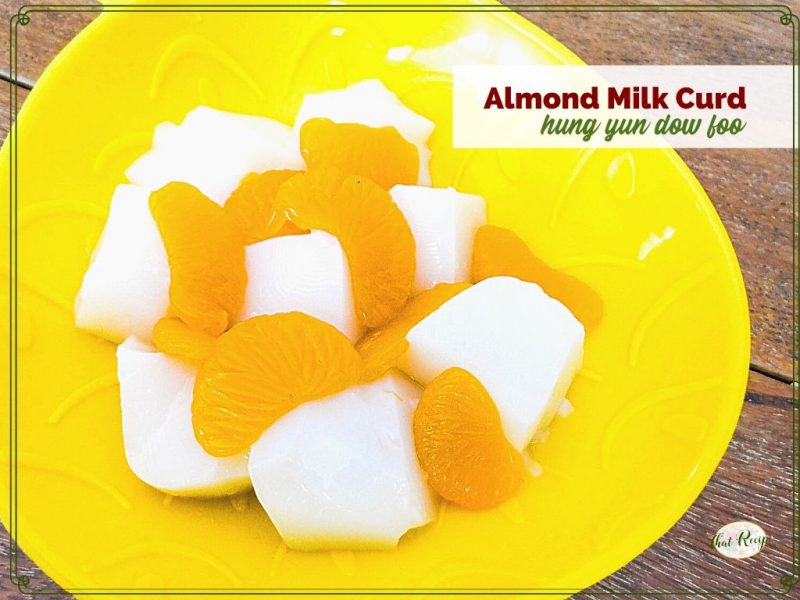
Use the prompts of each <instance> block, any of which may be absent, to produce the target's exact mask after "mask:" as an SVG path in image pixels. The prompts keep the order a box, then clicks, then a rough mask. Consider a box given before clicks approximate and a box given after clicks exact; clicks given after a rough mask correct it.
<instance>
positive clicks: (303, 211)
mask: <svg viewBox="0 0 800 600" xmlns="http://www.w3.org/2000/svg"><path fill="white" fill-rule="evenodd" d="M344 179H345V176H344V175H343V174H342V172H341V171H340V170H339V169H337V168H336V167H331V166H321V167H318V168H315V169H312V170H311V171H306V172H303V173H298V174H297V175H295V176H293V177H290V178H289V179H288V180H286V181H285V182H284V183H283V185H281V186H280V188H279V189H278V194H277V196H276V198H275V208H276V209H277V210H278V211H280V212H281V213H282V214H283V215H284V217H285V218H286V219H287V220H288V221H289V222H290V223H292V224H293V225H295V226H296V227H299V228H301V229H321V230H323V231H327V232H328V233H330V234H331V235H336V236H338V235H339V233H340V229H341V228H340V226H339V214H338V210H337V207H336V204H335V202H334V196H336V194H337V193H338V192H339V190H340V189H341V187H342V182H343V181H344Z"/></svg>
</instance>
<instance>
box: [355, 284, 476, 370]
mask: <svg viewBox="0 0 800 600" xmlns="http://www.w3.org/2000/svg"><path fill="white" fill-rule="evenodd" d="M469 286H470V284H469V283H440V284H438V285H436V286H434V287H432V288H431V289H429V290H425V291H424V292H420V293H419V294H417V295H416V296H414V297H413V298H411V299H409V301H408V302H406V304H405V306H403V308H402V310H401V311H400V312H399V313H398V315H397V316H396V317H395V318H394V319H392V321H391V322H389V323H388V324H387V325H385V326H383V327H381V328H379V329H374V330H372V331H370V332H369V333H367V334H366V335H364V336H363V337H362V338H361V339H360V340H359V341H358V344H356V350H358V353H359V355H360V356H361V360H362V362H363V364H364V370H363V371H362V375H361V377H362V379H363V380H364V381H372V380H373V379H377V378H379V377H381V376H382V375H383V374H384V373H386V372H387V371H388V370H389V369H391V368H392V367H395V366H397V363H398V361H399V360H400V358H401V357H402V356H403V354H405V352H406V350H407V348H408V342H406V335H407V334H408V332H409V331H410V330H411V328H412V327H414V325H416V324H417V323H419V322H420V321H422V319H424V318H425V317H427V316H428V315H429V314H431V313H432V312H433V311H435V310H436V309H437V308H439V307H440V306H441V305H442V304H444V303H445V302H446V301H448V300H449V299H450V298H452V297H453V296H455V295H456V294H458V293H460V292H463V291H464V290H465V289H467V288H468V287H469Z"/></svg>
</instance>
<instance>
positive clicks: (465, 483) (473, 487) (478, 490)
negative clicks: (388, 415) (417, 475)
mask: <svg viewBox="0 0 800 600" xmlns="http://www.w3.org/2000/svg"><path fill="white" fill-rule="evenodd" d="M414 445H415V448H416V451H417V458H418V459H419V463H420V467H421V468H422V470H423V471H424V472H425V473H426V474H427V476H428V483H429V484H430V486H431V487H432V488H433V489H434V490H435V491H436V492H438V493H439V495H440V496H442V497H443V498H444V499H446V500H449V501H450V502H453V503H455V504H458V505H460V506H463V507H465V508H470V509H485V508H493V507H495V506H498V505H500V504H502V503H503V502H505V501H506V500H508V499H509V498H510V497H511V496H512V495H514V493H515V492H516V491H517V490H518V489H519V487H520V485H521V484H522V482H523V481H524V476H525V468H524V466H523V462H522V456H521V455H520V453H519V452H517V450H516V449H515V448H514V447H513V446H512V445H511V444H510V443H509V441H508V439H506V436H505V433H503V427H502V425H501V422H500V413H498V412H497V407H496V406H495V404H494V401H493V400H492V398H491V396H489V393H488V392H487V391H486V389H485V388H484V387H483V385H482V384H481V382H480V381H478V380H477V379H476V378H475V377H474V376H473V375H472V374H471V373H470V372H469V371H465V370H464V369H461V368H458V367H453V368H451V369H447V370H446V371H444V372H443V373H442V374H440V375H439V376H438V377H436V378H435V379H433V381H431V382H430V383H429V384H428V385H427V386H426V388H425V391H424V392H423V393H422V398H421V399H420V401H419V404H418V405H417V409H416V411H415V412H414Z"/></svg>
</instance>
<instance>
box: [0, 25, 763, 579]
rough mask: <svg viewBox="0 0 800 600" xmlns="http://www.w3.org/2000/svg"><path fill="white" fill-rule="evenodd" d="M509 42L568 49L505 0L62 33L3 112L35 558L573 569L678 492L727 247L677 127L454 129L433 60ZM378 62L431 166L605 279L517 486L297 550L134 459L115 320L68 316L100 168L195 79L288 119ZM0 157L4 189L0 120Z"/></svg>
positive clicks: (703, 435) (698, 468)
mask: <svg viewBox="0 0 800 600" xmlns="http://www.w3.org/2000/svg"><path fill="white" fill-rule="evenodd" d="M39 18H40V17H39V15H38V14H35V13H34V14H32V19H31V22H30V24H29V25H27V26H28V27H37V26H41V23H40V22H37V21H39ZM459 40H460V41H459ZM412 48H413V49H416V50H412ZM520 60H524V61H532V62H535V63H545V64H558V63H575V62H578V59H577V58H576V57H574V55H572V54H571V53H570V52H569V51H567V50H566V49H565V48H563V47H562V46H561V45H560V44H558V43H557V42H556V41H555V40H553V39H552V38H551V37H549V36H548V35H546V34H545V33H544V32H542V31H541V30H539V29H537V28H536V27H534V26H533V25H531V24H530V23H528V22H527V21H526V20H524V19H523V18H521V17H519V16H517V15H513V14H499V13H492V14H489V13H483V14H476V13H460V14H459V13H454V12H435V13H427V14H419V13H407V12H406V13H387V12H383V13H374V12H373V13H370V12H328V13H326V14H322V13H315V14H309V13H305V14H303V13H296V12H295V13H291V12H272V13H251V14H241V13H239V14H231V13H224V14H210V13H195V14H192V13H185V12H184V13H160V14H158V13H131V12H128V13H122V14H105V15H103V16H101V17H100V18H98V19H97V20H96V21H94V22H93V23H92V24H91V25H90V26H89V27H88V28H87V29H86V30H85V31H84V32H83V33H81V34H80V35H79V36H78V37H77V38H76V39H75V40H74V41H73V42H72V43H71V44H70V45H69V46H68V48H67V49H66V50H65V51H64V52H62V53H61V54H60V55H59V57H58V58H57V59H56V60H55V61H54V63H53V64H52V65H51V66H50V68H49V69H48V70H47V71H46V73H45V75H44V76H43V77H42V78H41V79H40V81H39V83H37V85H36V89H35V90H34V91H33V93H31V95H30V97H29V98H28V100H27V102H26V103H25V106H24V108H23V110H22V113H21V115H20V118H19V121H18V136H19V137H18V141H19V146H18V148H19V163H18V168H19V179H18V185H19V207H18V220H19V239H18V244H19V254H18V268H19V271H18V285H19V292H18V293H19V296H18V298H19V303H18V361H19V362H18V391H19V400H18V402H19V413H18V430H17V431H18V438H17V444H18V450H19V462H18V503H19V504H18V521H17V523H16V525H17V527H18V529H17V531H18V537H19V543H20V544H21V547H22V548H23V549H24V550H25V551H26V552H27V553H28V554H29V555H30V556H31V558H33V560H35V561H36V562H37V563H39V564H40V565H41V566H42V567H43V568H44V570H45V571H46V572H47V573H48V574H49V575H51V576H52V577H53V578H54V579H55V580H56V581H57V582H58V583H60V584H61V585H63V586H65V587H66V588H68V589H71V590H75V591H77V592H78V593H79V594H80V590H88V589H97V588H100V589H119V588H123V589H132V588H155V589H167V588H194V589H198V588H202V589H206V588H222V589H232V588H251V589H286V588H291V589H296V588H306V589H309V588H312V589H332V588H339V589H354V588H362V589H363V588H371V589H376V588H381V589H410V588H414V589H418V588H424V589H456V588H457V589H474V588H482V589H486V588H489V589H494V588H496V589H500V588H502V589H553V590H563V591H564V592H569V591H575V590H578V589H580V588H583V587H584V586H588V585H590V584H592V583H594V582H596V581H598V580H599V579H601V578H602V577H604V576H606V575H609V574H610V573H612V572H613V571H615V570H616V569H618V568H620V567H621V566H622V565H624V564H625V563H626V562H628V561H629V560H631V559H632V558H633V557H635V556H636V555H637V554H639V553H640V552H641V551H642V550H644V549H645V548H646V547H647V546H649V545H650V544H652V543H653V542H654V541H655V540H656V539H658V538H659V537H660V536H661V535H662V534H664V532H666V531H667V529H669V527H671V526H672V525H673V524H674V523H675V522H676V521H677V520H678V519H679V518H680V516H681V515H682V514H683V513H684V512H685V511H686V509H687V508H688V507H689V506H690V504H691V503H692V502H693V501H694V499H695V498H696V497H697V495H698V494H699V493H700V491H701V490H702V488H703V486H704V485H705V484H706V482H707V481H708V479H709V477H710V476H711V474H712V472H713V471H714V468H715V467H716V466H717V464H718V462H719V460H720V458H721V457H722V455H723V453H724V451H725V449H726V447H727V444H728V442H729V440H730V438H731V435H732V434H733V431H734V427H735V425H736V421H737V418H738V415H739V411H740V408H741V403H742V398H743V393H744V389H745V383H746V378H747V368H748V356H749V324H748V311H747V301H746V297H745V292H744V286H743V283H742V276H741V273H740V270H739V267H738V264H737V261H736V257H735V255H734V252H733V249H732V247H731V244H730V241H729V240H728V237H727V235H726V233H725V230H724V229H723V226H722V224H721V223H720V220H719V218H718V217H717V214H716V213H715V211H714V209H713V207H712V205H711V203H710V202H709V200H708V198H707V197H706V195H705V193H704V191H703V190H702V188H701V187H700V185H699V184H698V182H697V180H696V179H695V178H694V176H693V175H692V174H691V172H690V171H689V169H688V168H687V167H686V166H685V165H684V163H683V162H682V161H681V160H680V159H679V158H678V156H677V155H676V154H675V153H674V152H672V151H660V150H652V151H647V150H631V151H625V150H610V151H603V150H597V151H583V152H579V151H570V150H564V151H542V150H539V151H533V150H502V151H493V150H479V151H469V150H460V151H454V150H452V149H451V148H450V139H451V135H450V94H451V88H450V84H449V79H448V76H447V75H446V74H444V72H443V71H444V70H446V67H447V66H448V65H450V64H454V63H464V62H509V61H520ZM375 76H377V77H380V78H381V79H382V80H383V81H384V82H385V83H386V85H388V86H389V87H390V88H391V89H393V90H394V91H396V92H397V93H398V94H399V95H400V97H401V98H402V100H403V101H404V102H406V103H407V104H408V105H409V106H411V107H412V108H413V109H414V110H417V111H418V112H420V113H422V114H423V115H425V116H427V117H429V118H431V119H433V120H434V121H435V122H436V125H437V129H436V132H435V133H434V136H433V138H432V140H431V146H432V149H433V157H434V158H433V162H432V170H433V179H434V182H435V184H437V185H440V186H441V185H454V186H456V187H457V188H459V189H461V190H463V191H467V192H474V193H478V194H482V195H483V196H485V197H486V199H487V201H488V205H489V215H490V220H491V222H492V223H496V224H499V225H505V226H509V227H511V228H513V229H514V230H515V231H517V232H518V233H520V234H521V235H522V236H524V238H525V239H526V240H527V241H528V242H529V243H530V244H531V246H532V247H533V248H534V250H535V251H536V252H537V253H538V254H539V255H540V256H542V257H543V258H545V259H546V260H548V261H550V262H552V263H553V264H554V265H556V266H558V267H559V268H563V269H566V270H567V271H568V272H570V273H573V274H574V275H577V276H579V277H581V278H582V279H584V280H586V281H587V282H589V283H590V284H591V285H592V286H594V287H595V288H596V289H597V290H599V292H600V293H601V294H602V296H603V298H604V300H605V306H606V316H605V318H604V320H603V322H602V325H601V326H600V327H599V328H598V329H597V330H596V331H594V332H592V333H591V334H590V335H589V336H588V338H587V341H586V360H585V368H584V369H583V371H581V373H580V375H579V376H578V377H577V379H576V380H575V383H574V384H573V386H572V389H571V392H570V396H569V397H570V400H571V401H572V403H573V404H574V405H575V411H574V413H573V414H572V415H571V416H569V417H568V418H557V420H556V422H555V424H554V426H553V428H552V432H551V435H550V438H549V440H548V441H547V442H546V443H544V444H542V445H541V447H540V448H539V450H538V453H537V454H538V457H537V459H538V461H539V463H541V465H542V467H543V471H544V472H543V474H542V475H541V476H540V477H538V478H536V479H531V481H530V482H529V483H528V484H527V485H526V487H525V488H524V491H523V492H522V493H521V494H520V495H519V496H518V497H517V498H515V499H513V500H512V501H510V502H508V503H507V504H506V505H504V506H502V507H501V508H499V509H497V510H494V511H490V512H481V513H469V512H466V511H463V510H459V509H458V508H454V507H451V506H448V507H447V508H446V509H442V511H441V512H440V514H439V517H438V519H437V520H436V522H435V523H433V524H431V525H430V526H428V527H426V528H424V529H422V530H420V531H415V532H413V533H412V534H410V535H408V536H406V538H404V539H403V540H402V542H401V544H400V547H399V549H398V550H397V551H395V552H357V553H348V552H336V553H326V552H318V553H301V552H294V551H287V550H286V548H285V546H283V545H282V544H281V540H280V538H279V537H278V535H277V534H276V532H275V529H274V528H273V527H272V525H271V524H270V522H269V520H268V519H267V517H266V515H265V513H264V512H263V511H262V510H261V508H260V507H259V505H258V503H257V502H256V501H255V499H254V498H253V497H252V496H244V497H240V498H236V499H235V500H233V501H232V500H216V501H195V500H187V499H174V500H173V499H171V498H169V497H167V496H165V495H164V494H163V493H160V492H157V491H155V490H153V489H151V488H149V487H147V486H146V485H144V484H143V483H141V482H140V481H138V480H137V479H136V478H135V477H134V476H133V474H132V473H131V472H130V470H129V469H128V467H127V466H126V463H125V459H124V456H123V449H122V435H121V429H120V411H119V401H118V390H117V387H116V385H115V377H114V372H115V361H114V346H113V345H111V344H109V343H107V342H103V341H101V340H98V339H96V338H93V337H92V336H91V335H88V334H86V333H82V332H80V331H78V330H76V329H75V328H74V326H73V320H72V302H73V298H74V297H75V293H76V292H77V290H78V287H79V284H80V281H81V276H82V274H83V272H84V270H85V269H86V266H87V264H88V261H89V254H90V252H91V249H92V248H93V246H94V243H95V241H96V239H97V236H98V234H99V232H100V229H101V227H102V224H103V220H104V217H105V214H106V212H107V210H108V204H109V200H110V198H111V193H112V190H113V189H114V186H115V185H117V184H118V183H120V182H122V181H123V180H124V175H123V172H124V169H125V167H126V166H127V165H128V164H129V163H131V161H132V160H133V159H134V158H135V157H136V156H137V155H138V154H140V153H142V152H143V151H144V150H145V149H146V148H147V147H148V145H149V141H150V137H151V134H152V131H153V127H154V126H155V125H156V124H157V123H159V122H161V121H164V120H173V121H179V120H180V119H181V118H182V117H183V115H184V114H185V113H186V112H187V111H188V110H190V109H191V108H192V107H194V106H195V105H197V104H209V105H211V106H214V107H217V108H221V109H225V110H230V111H237V112H244V113H256V114H263V115H269V116H273V117H277V118H279V119H281V120H283V121H285V122H287V123H288V122H291V121H292V119H293V116H294V113H295V111H296V109H297V107H298V104H299V102H300V99H301V98H302V96H303V94H305V93H307V92H311V91H319V90H325V89H329V88H335V87H340V86H343V85H345V84H348V83H350V82H354V81H357V80H360V79H363V78H366V77H375ZM1 158H2V164H0V173H2V178H3V181H2V182H0V188H1V189H3V190H6V189H8V186H7V183H8V182H7V173H8V166H9V164H8V161H9V156H8V145H6V146H5V147H4V149H3V154H2V157H1ZM3 235H7V233H4V234H3ZM657 238H660V239H662V240H663V243H661V244H660V245H658V243H657V242H658V239H657ZM667 238H668V239H667ZM6 242H7V240H6V241H3V240H0V247H2V248H3V252H7V250H6V248H7V247H8V244H7V243H6ZM654 242H656V243H654ZM7 258H8V256H7V254H5V255H4V256H3V259H4V260H3V261H2V264H4V265H7V264H8V261H7V260H6V259H7ZM3 268H4V269H6V268H7V267H3ZM3 289H4V290H5V289H6V287H5V286H4V287H3ZM3 294H4V295H5V292H3ZM7 301H8V298H7V297H6V298H5V299H4V302H6V303H7ZM2 352H3V353H6V352H7V350H6V345H3V350H2ZM6 359H7V356H6V355H4V356H2V357H0V360H4V361H5V360H6ZM4 364H7V363H4ZM3 376H4V377H7V376H8V374H7V373H4V375H3ZM3 383H7V381H6V382H3ZM1 414H2V415H3V416H2V417H0V418H2V419H6V420H7V418H8V417H7V411H5V410H3V411H2V413H1ZM6 425H7V422H4V423H2V426H0V431H1V433H0V435H1V436H2V439H0V448H2V451H3V452H4V453H6V452H7V450H6V449H7V448H8V437H7V436H8V427H7V426H6ZM2 459H3V460H4V461H5V462H6V463H8V462H9V460H8V456H7V455H4V456H2ZM7 485H8V484H7V478H6V477H3V478H2V486H3V489H2V519H3V522H4V523H6V524H8V519H9V505H8V501H7V500H6V498H7V494H6V491H7V488H6V486H7ZM715 527H716V525H714V527H712V529H713V528H715ZM709 531H711V529H709Z"/></svg>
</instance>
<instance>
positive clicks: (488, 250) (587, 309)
mask: <svg viewBox="0 0 800 600" xmlns="http://www.w3.org/2000/svg"><path fill="white" fill-rule="evenodd" d="M502 275H505V276H509V277H516V278H518V279H522V280H523V281H530V282H532V283H537V284H539V285H540V286H541V288H542V289H543V290H544V291H545V293H547V294H548V295H550V296H552V297H553V298H555V299H556V300H558V301H559V302H561V303H562V304H564V305H565V306H566V307H567V308H569V309H570V311H572V314H573V315H575V318H576V319H578V321H580V322H581V323H583V326H584V327H586V328H587V329H590V328H592V327H594V326H595V325H597V323H599V322H600V319H602V317H603V301H602V300H601V299H600V296H599V295H598V294H597V292H595V291H594V290H593V289H592V288H591V287H589V286H588V285H586V284H585V283H583V282H582V281H581V280H579V279H577V278H575V277H572V276H570V275H567V274H566V273H563V272H561V271H558V270H556V269H553V268H551V267H550V266H548V265H547V264H546V263H545V262H544V261H542V260H541V259H539V258H537V257H536V256H535V255H534V254H533V252H531V250H530V248H528V246H527V244H525V242H524V241H522V239H521V238H520V237H519V236H518V235H517V234H516V233H514V232H513V231H509V230H508V229H504V228H503V227H496V226H494V225H484V226H483V227H481V228H480V229H478V231H477V233H476V234H475V242H474V246H473V251H472V281H473V282H474V283H477V282H479V281H482V280H484V279H487V278H489V277H497V276H502Z"/></svg>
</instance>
